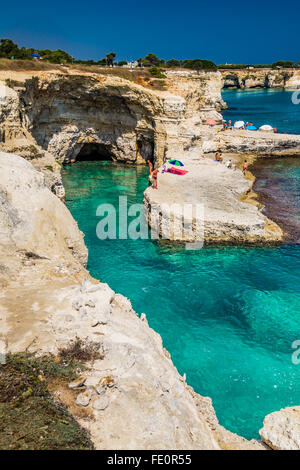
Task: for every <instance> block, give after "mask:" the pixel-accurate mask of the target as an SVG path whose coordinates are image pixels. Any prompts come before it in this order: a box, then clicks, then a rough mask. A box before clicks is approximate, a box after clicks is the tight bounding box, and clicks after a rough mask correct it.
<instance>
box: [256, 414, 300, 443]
mask: <svg viewBox="0 0 300 470" xmlns="http://www.w3.org/2000/svg"><path fill="white" fill-rule="evenodd" d="M259 434H260V436H261V438H262V440H263V441H264V442H265V443H266V444H267V445H268V446H270V447H271V448H272V449H275V450H300V406H294V407H291V408H284V409H282V410H280V411H275V412H274V413H271V414H269V415H267V416H266V417H265V419H264V425H263V428H262V429H261V430H260V431H259Z"/></svg>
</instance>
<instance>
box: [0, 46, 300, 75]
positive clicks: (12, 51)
mask: <svg viewBox="0 0 300 470" xmlns="http://www.w3.org/2000/svg"><path fill="white" fill-rule="evenodd" d="M116 57H117V54H116V52H109V53H107V54H106V56H105V57H103V58H102V59H99V60H98V61H95V60H79V59H75V58H74V57H72V56H71V55H70V54H69V53H68V52H66V51H63V50H62V49H57V50H51V49H34V48H32V47H30V48H26V47H21V48H20V47H19V46H18V45H17V44H15V43H14V42H13V41H12V40H11V39H0V59H1V58H2V59H9V60H15V61H18V60H22V61H30V62H31V63H33V62H34V61H35V62H37V59H38V62H39V63H40V64H41V65H42V64H43V65H45V67H43V66H41V67H35V66H32V67H33V69H35V68H38V69H40V70H41V69H47V68H48V67H47V66H46V63H49V64H58V65H65V64H79V65H86V66H101V67H113V66H119V67H122V66H124V65H127V64H128V62H127V61H124V60H122V61H119V62H117V60H116ZM7 65H8V64H7ZM23 65H24V66H25V69H27V70H29V68H30V63H29V65H28V64H27V66H26V64H23ZM135 65H136V67H137V68H149V70H150V74H151V75H153V76H155V77H156V78H164V77H163V72H162V71H161V70H160V69H164V68H165V69H166V68H184V69H190V70H197V71H200V70H205V71H216V70H218V69H247V68H255V69H260V68H273V69H280V68H299V66H300V61H299V62H298V64H296V63H295V62H293V61H284V60H280V61H277V62H274V63H273V64H220V65H216V64H215V63H214V62H212V61H211V60H206V59H184V60H178V59H174V58H172V59H169V60H167V61H166V60H165V59H159V58H158V57H157V56H156V55H155V54H153V53H149V54H147V55H146V56H145V58H142V57H140V58H139V59H137V60H136V63H135ZM0 68H9V67H7V66H2V64H1V66H0ZM13 68H15V67H13Z"/></svg>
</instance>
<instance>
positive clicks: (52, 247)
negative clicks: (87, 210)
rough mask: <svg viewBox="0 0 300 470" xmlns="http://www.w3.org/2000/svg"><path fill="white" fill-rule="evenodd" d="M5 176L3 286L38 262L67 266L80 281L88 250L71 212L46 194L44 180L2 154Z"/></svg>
mask: <svg viewBox="0 0 300 470" xmlns="http://www.w3.org/2000/svg"><path fill="white" fill-rule="evenodd" d="M0 174H1V182H0V247H1V256H2V263H1V271H0V284H1V283H2V284H5V282H6V280H7V278H14V277H15V276H16V275H17V274H18V272H19V270H20V269H21V267H22V266H27V265H30V263H31V262H33V260H35V259H41V260H44V263H46V260H50V259H51V260H52V262H53V263H56V264H55V266H59V265H60V264H62V263H63V264H65V265H68V266H69V269H70V272H71V271H72V273H73V274H74V275H76V273H77V272H79V271H80V270H81V268H82V265H84V264H86V262H87V249H86V247H85V245H84V243H83V240H82V236H81V234H80V232H79V230H78V227H77V224H76V222H75V221H74V219H73V218H72V216H71V214H70V213H69V211H68V209H67V208H66V207H65V205H64V204H62V203H60V201H59V200H58V199H57V197H56V196H55V195H54V194H52V193H51V192H50V191H49V189H47V188H46V186H45V178H44V176H43V174H42V173H40V172H37V171H36V170H35V169H34V167H33V166H32V165H31V164H30V163H29V162H27V161H26V160H24V159H22V158H20V157H19V156H16V155H12V154H7V153H3V152H0ZM46 264H47V263H46ZM53 269H54V268H53ZM2 273H4V275H3V276H2ZM8 274H9V276H8Z"/></svg>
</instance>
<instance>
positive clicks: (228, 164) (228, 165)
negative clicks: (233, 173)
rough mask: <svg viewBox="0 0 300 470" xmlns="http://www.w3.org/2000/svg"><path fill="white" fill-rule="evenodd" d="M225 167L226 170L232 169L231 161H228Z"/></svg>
mask: <svg viewBox="0 0 300 470" xmlns="http://www.w3.org/2000/svg"><path fill="white" fill-rule="evenodd" d="M226 167H227V168H232V162H231V160H228V161H227V162H226Z"/></svg>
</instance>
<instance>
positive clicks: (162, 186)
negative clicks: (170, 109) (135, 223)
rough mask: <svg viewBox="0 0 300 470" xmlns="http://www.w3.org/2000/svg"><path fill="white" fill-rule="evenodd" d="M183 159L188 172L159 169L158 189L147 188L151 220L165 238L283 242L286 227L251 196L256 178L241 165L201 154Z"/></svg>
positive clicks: (229, 241) (233, 241) (147, 205)
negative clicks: (248, 176) (180, 173)
mask: <svg viewBox="0 0 300 470" xmlns="http://www.w3.org/2000/svg"><path fill="white" fill-rule="evenodd" d="M183 162H184V168H185V169H186V170H188V173H187V174H186V175H184V176H177V175H173V174H170V173H163V174H162V173H160V174H159V178H158V190H155V189H153V188H152V187H149V188H148V189H147V190H146V191H145V193H144V206H145V212H146V217H147V220H148V223H149V225H150V226H151V227H152V229H153V230H156V231H157V232H158V233H159V235H160V236H161V237H163V238H166V239H169V240H174V241H184V242H201V241H202V242H204V243H205V244H220V243H221V244H224V243H225V244H226V243H231V244H233V243H234V244H241V243H242V244H244V243H246V244H247V243H251V244H252V243H254V244H260V243H262V244H268V243H274V242H275V243H276V242H280V241H282V238H283V232H282V230H281V229H280V228H279V227H278V226H277V225H276V224H274V223H273V222H271V221H270V220H268V219H267V218H266V217H265V216H264V215H263V214H262V213H261V211H260V210H259V207H258V204H255V200H253V199H251V198H249V200H247V197H246V194H247V193H249V192H250V191H251V188H252V183H253V182H252V181H251V180H249V179H245V178H244V176H243V173H242V171H241V170H239V169H237V168H236V169H228V168H226V166H225V165H223V164H221V163H218V162H215V161H213V160H212V159H210V158H199V157H197V155H195V156H194V159H193V157H192V155H190V156H189V158H187V159H186V160H185V159H184V160H183ZM233 162H234V160H233ZM248 202H250V204H249V203H248ZM189 205H190V206H191V209H189V208H188V206H189ZM185 211H187V212H185ZM195 249H197V248H195Z"/></svg>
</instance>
